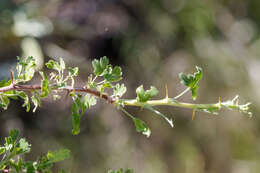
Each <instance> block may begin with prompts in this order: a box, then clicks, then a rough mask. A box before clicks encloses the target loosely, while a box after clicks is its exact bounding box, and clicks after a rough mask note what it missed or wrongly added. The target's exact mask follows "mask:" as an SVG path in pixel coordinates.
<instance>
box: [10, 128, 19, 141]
mask: <svg viewBox="0 0 260 173" xmlns="http://www.w3.org/2000/svg"><path fill="white" fill-rule="evenodd" d="M18 135H19V131H18V130H17V129H13V130H11V131H10V132H9V137H10V138H11V140H12V142H15V141H16V139H17V138H18Z"/></svg>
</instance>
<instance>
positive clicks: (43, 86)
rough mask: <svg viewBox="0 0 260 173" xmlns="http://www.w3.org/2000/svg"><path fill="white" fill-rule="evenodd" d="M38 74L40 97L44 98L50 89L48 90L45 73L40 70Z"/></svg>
mask: <svg viewBox="0 0 260 173" xmlns="http://www.w3.org/2000/svg"><path fill="white" fill-rule="evenodd" d="M40 74H41V76H42V83H41V87H42V88H41V97H42V98H44V97H47V96H48V95H49V93H50V90H49V80H48V78H47V75H46V74H45V73H44V72H42V71H40Z"/></svg>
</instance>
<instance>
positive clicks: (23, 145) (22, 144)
mask: <svg viewBox="0 0 260 173" xmlns="http://www.w3.org/2000/svg"><path fill="white" fill-rule="evenodd" d="M16 149H17V152H16V154H23V153H28V152H30V150H31V145H30V144H29V143H28V142H27V141H26V140H25V138H21V139H20V140H19V142H18V144H17V146H16Z"/></svg>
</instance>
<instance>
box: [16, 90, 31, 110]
mask: <svg viewBox="0 0 260 173" xmlns="http://www.w3.org/2000/svg"><path fill="white" fill-rule="evenodd" d="M16 94H17V96H19V97H20V98H22V99H23V100H24V104H23V107H25V106H26V112H29V111H30V107H31V105H30V101H29V97H28V96H27V95H26V94H25V92H23V91H17V92H16Z"/></svg>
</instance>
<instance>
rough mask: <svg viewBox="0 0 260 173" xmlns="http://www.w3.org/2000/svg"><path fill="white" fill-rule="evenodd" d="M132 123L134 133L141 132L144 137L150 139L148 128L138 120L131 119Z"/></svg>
mask: <svg viewBox="0 0 260 173" xmlns="http://www.w3.org/2000/svg"><path fill="white" fill-rule="evenodd" d="M133 121H134V123H135V127H136V131H137V132H141V133H142V134H143V135H145V136H146V137H150V135H151V130H150V129H149V128H148V126H147V125H146V124H145V122H143V121H142V120H140V119H138V118H133Z"/></svg>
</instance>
